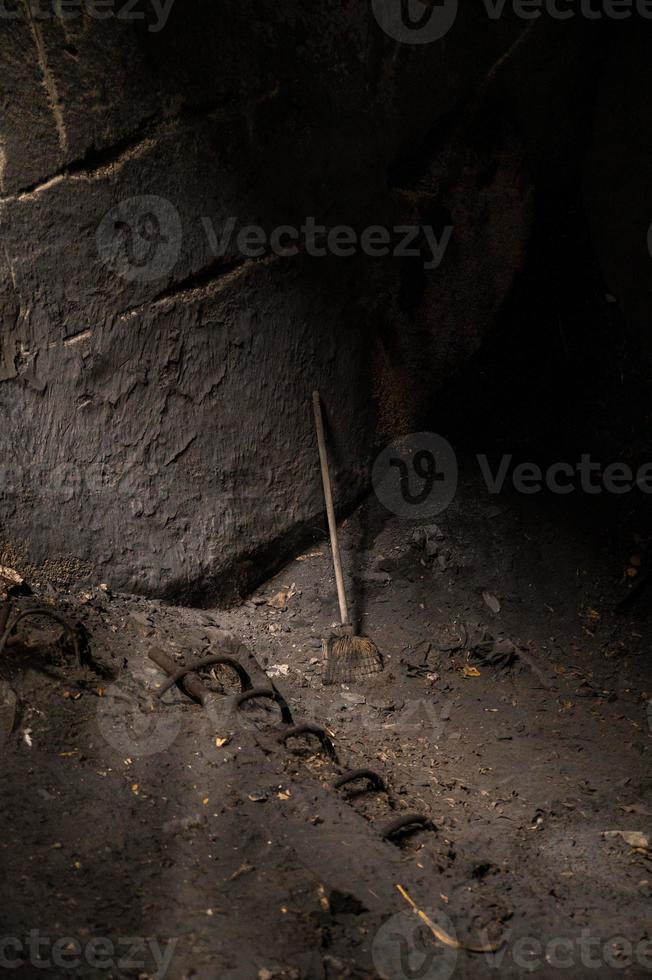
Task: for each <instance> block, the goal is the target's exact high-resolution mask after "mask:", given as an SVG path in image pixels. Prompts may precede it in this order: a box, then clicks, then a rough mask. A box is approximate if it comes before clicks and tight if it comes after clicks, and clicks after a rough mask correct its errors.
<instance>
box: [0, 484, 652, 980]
mask: <svg viewBox="0 0 652 980" xmlns="http://www.w3.org/2000/svg"><path fill="white" fill-rule="evenodd" d="M583 506H584V504H582V505H581V506H579V507H577V506H576V505H574V504H573V505H571V504H569V502H568V499H567V498H564V500H553V501H551V500H549V499H541V498H539V497H525V496H521V497H518V496H516V495H509V494H507V495H504V496H500V497H495V496H490V495H489V494H488V493H487V491H486V489H485V488H484V487H483V485H482V484H481V482H480V481H479V480H478V479H477V473H475V471H473V470H472V468H470V467H469V473H468V476H466V475H464V476H463V479H462V481H461V484H460V489H459V492H458V495H457V497H456V499H455V501H454V503H453V504H452V505H451V507H449V509H448V510H447V511H446V512H445V513H444V514H442V515H440V516H439V517H438V518H436V519H435V521H432V520H430V521H428V522H425V523H423V524H415V523H414V522H409V521H405V520H401V519H399V518H396V517H393V516H392V515H391V514H389V513H387V512H386V511H385V510H384V509H383V508H382V507H381V506H380V504H379V503H378V502H377V501H375V500H374V499H370V500H369V501H368V502H367V503H366V504H364V505H363V507H362V508H360V510H358V511H357V512H356V513H355V514H354V515H353V516H352V517H350V518H349V519H348V520H347V521H346V522H345V524H344V527H343V532H342V547H343V551H344V554H345V556H346V564H347V575H348V579H349V582H350V583H351V584H352V586H353V588H354V591H355V611H356V615H357V616H358V617H359V619H360V622H361V624H362V628H363V630H364V631H365V632H367V633H368V634H369V635H370V636H371V637H372V638H373V639H375V641H376V642H377V644H378V646H379V648H380V649H381V651H382V653H383V655H384V662H385V669H384V671H383V672H382V673H381V674H378V675H376V676H374V677H372V678H369V679H367V680H364V681H360V682H357V683H355V684H351V685H348V686H339V687H325V686H324V685H323V683H322V670H323V659H322V646H321V638H322V636H324V635H327V634H328V632H329V630H330V628H331V626H332V625H333V623H334V622H335V619H336V615H337V600H336V595H335V588H334V581H333V575H332V570H331V566H330V560H329V550H328V546H327V544H326V543H325V542H323V541H320V542H318V543H317V544H316V545H314V546H313V547H311V548H309V549H308V550H307V551H306V552H305V553H304V554H301V555H299V556H298V557H297V558H296V560H294V561H292V562H291V564H289V565H288V566H287V567H286V568H285V569H283V571H282V572H281V573H280V574H279V575H277V576H276V577H275V578H274V579H273V580H272V581H269V582H267V583H266V584H265V585H264V586H263V587H261V588H260V589H259V590H258V591H257V593H256V594H254V595H253V596H251V597H249V598H248V599H246V600H245V601H243V602H242V603H241V604H240V605H238V606H237V607H235V608H232V609H230V610H228V611H221V610H220V611H210V610H209V611H206V610H192V609H184V608H175V607H172V606H170V605H167V604H164V603H161V602H156V601H147V600H144V599H139V598H135V597H131V596H126V595H115V594H112V593H111V592H110V591H109V590H107V589H106V588H103V587H102V586H100V585H99V584H98V587H96V588H93V589H90V590H89V591H88V592H85V593H79V592H77V593H66V594H63V593H60V592H55V591H54V590H52V589H51V588H47V587H44V588H43V589H41V588H40V587H39V586H38V584H37V583H31V584H32V587H33V589H34V595H33V596H25V597H21V598H18V599H15V600H14V602H15V604H16V605H17V606H20V607H24V608H29V607H30V606H33V605H34V604H35V603H36V602H37V601H39V602H46V603H50V604H52V608H53V609H56V610H58V611H59V612H61V613H62V614H63V615H65V616H66V617H68V618H69V619H70V620H72V621H73V622H77V621H79V622H81V623H82V624H83V626H84V630H85V634H86V639H87V649H86V651H85V653H84V656H85V659H86V665H85V666H83V667H79V666H78V665H77V664H76V662H75V657H74V654H73V653H72V651H71V649H70V647H69V645H68V644H67V643H66V641H65V640H59V639H57V637H58V635H59V632H60V631H59V630H58V628H56V627H55V626H53V625H52V624H48V623H47V621H45V620H36V619H33V620H30V619H27V620H25V621H23V622H21V624H20V625H19V627H18V629H17V634H16V635H17V636H18V637H19V638H20V640H21V642H20V643H18V644H16V643H14V644H12V645H11V646H9V647H8V648H7V649H6V650H5V652H4V654H3V655H2V656H3V659H2V677H3V678H4V681H3V688H2V690H3V698H4V707H3V708H2V710H1V712H0V720H2V722H3V724H4V736H3V737H4V749H3V763H4V765H3V769H4V772H3V779H2V782H1V783H0V793H1V797H2V811H3V816H4V820H3V822H4V832H3V835H2V839H1V841H0V855H1V871H2V873H1V875H0V907H1V908H2V910H3V911H2V923H3V925H2V933H1V935H2V937H4V939H3V945H2V948H1V949H0V957H2V967H1V968H2V969H3V971H7V972H8V973H11V975H13V976H16V977H30V978H31V977H34V976H37V975H46V974H47V975H49V976H54V977H67V976H75V977H87V976H88V977H90V976H100V975H101V976H107V977H115V978H122V977H125V978H126V977H129V978H131V977H140V978H145V977H147V978H151V977H162V976H167V977H169V978H193V980H200V978H201V980H204V978H224V980H249V978H251V980H274V978H279V980H280V978H294V980H321V978H328V980H335V978H340V977H342V978H344V977H354V978H374V977H383V978H387V980H405V978H420V980H432V978H435V980H447V978H449V977H453V976H454V977H459V978H467V977H468V978H483V977H492V976H501V977H523V976H530V975H531V976H534V977H538V978H547V977H557V976H560V977H568V978H569V980H570V978H572V980H576V978H583V977H602V976H612V975H613V976H622V977H645V976H649V975H650V973H652V916H651V915H650V908H651V898H652V852H650V850H649V849H648V843H649V841H650V839H652V779H651V777H650V767H649V760H648V758H647V753H648V752H649V749H650V737H651V729H650V724H649V721H648V718H649V713H648V707H649V698H650V697H652V676H651V663H652V662H651V660H650V656H649V648H648V647H649V620H648V618H647V615H646V613H647V608H648V605H649V597H648V596H647V595H646V593H645V591H644V589H641V595H640V596H639V595H638V593H632V592H631V591H629V590H631V589H632V588H636V587H637V583H638V582H645V581H646V580H645V575H646V570H645V564H646V546H647V541H646V538H645V535H644V534H643V535H642V534H641V533H640V531H639V530H637V528H636V527H635V526H634V525H632V526H631V527H630V528H628V529H627V531H626V532H623V534H622V535H621V536H620V539H619V545H618V547H614V543H613V540H612V537H610V536H609V535H607V534H606V533H605V534H602V533H600V532H599V531H596V527H599V526H600V524H599V521H598V522H596V521H594V520H588V519H587V520H585V519H584V518H585V513H584V511H583V510H582V507H583ZM632 560H633V563H632ZM627 568H630V569H634V570H635V571H634V572H632V571H630V572H629V573H627V572H626V569H627ZM628 576H630V577H628ZM651 591H652V590H651ZM627 595H630V596H631V597H632V598H631V601H630V602H629V604H628V603H625V607H624V608H621V607H618V603H619V602H620V601H621V600H622V599H623V597H625V596H627ZM617 607H618V611H617V612H616V611H615V610H616V608H617ZM243 644H244V646H243ZM154 648H156V649H158V650H160V651H163V652H164V653H168V654H169V655H170V656H171V657H172V658H173V659H174V660H175V661H176V663H177V665H179V666H180V665H183V664H188V663H190V662H193V661H194V660H197V659H200V658H201V657H202V656H208V655H209V653H211V652H215V651H219V652H220V653H227V654H229V655H231V656H235V657H236V658H237V659H238V660H239V661H240V662H241V663H242V664H243V665H244V666H245V667H246V669H247V670H248V671H249V673H250V676H251V681H252V684H253V685H254V686H265V687H267V688H268V689H269V688H270V681H272V682H273V684H274V685H275V686H276V688H277V690H278V692H280V695H281V696H282V699H284V701H285V710H286V712H287V709H289V711H290V712H291V714H292V716H293V719H294V722H295V723H297V724H298V723H302V722H306V721H309V722H314V723H316V724H317V725H319V726H321V727H322V728H323V729H324V730H326V732H327V734H328V733H329V737H330V739H331V740H332V744H333V746H334V748H335V751H336V753H337V759H333V758H331V757H330V756H329V754H328V749H329V747H330V746H329V744H328V740H327V743H326V747H325V748H324V747H323V746H322V745H321V743H320V741H319V740H318V739H317V738H315V737H310V738H308V739H306V738H305V737H296V738H290V739H289V740H288V741H287V743H285V742H283V741H282V740H280V739H279V737H278V736H279V732H282V731H283V730H284V728H286V727H287V725H286V724H285V723H284V722H283V720H282V718H281V710H280V706H279V705H277V704H274V703H273V702H269V701H255V702H254V701H248V702H246V703H245V704H244V705H243V706H242V707H241V708H238V707H237V706H236V703H235V701H236V693H237V691H238V690H239V687H238V683H237V677H236V675H235V674H234V673H233V671H232V670H231V669H230V668H228V667H224V666H218V667H215V668H210V669H207V670H205V671H204V672H203V673H202V677H203V679H204V681H205V683H206V685H207V686H208V687H210V688H211V689H212V690H213V692H214V695H215V696H214V698H213V699H212V700H211V701H210V702H209V703H208V704H207V705H206V706H205V707H201V706H200V705H197V704H194V703H193V702H192V701H191V700H190V699H189V698H188V697H187V696H186V695H185V694H183V693H182V692H181V691H180V690H179V689H178V688H173V689H172V690H171V691H170V692H169V693H167V694H165V695H163V698H162V702H160V701H157V700H156V697H155V692H156V688H157V685H160V684H161V683H162V681H163V679H164V676H165V675H164V674H163V673H162V672H161V670H160V669H158V668H157V667H156V666H154V664H153V663H152V662H151V661H150V660H149V659H148V654H149V652H150V651H151V650H152V649H154ZM245 648H246V649H245ZM211 671H212V673H211ZM265 674H266V675H267V676H266V677H265ZM12 692H14V693H15V695H16V697H17V700H16V703H15V704H14V693H12ZM281 707H283V705H281ZM286 720H287V714H286ZM358 768H371V769H373V770H374V771H375V772H377V773H378V774H379V775H380V776H381V777H382V779H383V780H384V782H385V790H382V789H381V788H375V789H374V788H373V787H370V786H369V785H368V784H366V783H365V782H364V781H360V782H357V783H353V784H350V785H348V786H345V787H343V788H335V787H334V782H335V780H336V778H337V777H338V775H340V774H341V773H343V772H345V771H347V770H351V769H358ZM408 813H418V814H421V815H423V816H424V817H425V818H426V819H427V821H429V823H426V824H425V826H423V827H420V828H417V829H416V830H415V832H414V833H411V834H406V835H402V836H401V835H400V834H399V835H397V836H394V837H390V838H388V839H384V838H383V830H384V829H385V828H386V827H387V826H388V825H389V824H390V823H391V822H392V821H393V820H394V819H395V818H396V817H397V816H401V815H405V814H408ZM619 832H622V833H619ZM399 885H400V886H401V888H402V889H403V892H401V891H400V890H399V889H398V887H397V886H399ZM410 899H411V900H412V901H413V902H414V903H415V905H416V906H417V907H418V908H419V909H421V910H422V911H423V912H424V914H425V918H424V916H421V917H419V916H418V914H417V913H416V912H415V911H414V909H413V908H412V906H411V905H410V904H409V900H410ZM442 930H443V932H442ZM433 933H434V934H436V935H438V936H439V938H435V935H434V934H433ZM458 945H460V946H461V947H462V948H458ZM468 946H471V947H475V948H478V947H480V948H482V949H483V950H484V951H483V952H470V951H468V950H467V949H466V948H465V947H468Z"/></svg>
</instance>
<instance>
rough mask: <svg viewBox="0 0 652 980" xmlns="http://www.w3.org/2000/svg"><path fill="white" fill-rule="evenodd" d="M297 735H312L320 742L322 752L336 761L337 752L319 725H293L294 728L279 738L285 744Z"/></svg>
mask: <svg viewBox="0 0 652 980" xmlns="http://www.w3.org/2000/svg"><path fill="white" fill-rule="evenodd" d="M298 735H314V736H315V737H316V738H318V739H319V741H320V742H321V744H322V748H323V749H324V752H326V754H327V755H329V756H330V757H331V759H337V752H336V751H335V746H334V744H333V742H332V740H331V738H330V737H329V736H328V734H327V733H326V732H325V731H324V729H323V728H320V727H319V725H312V724H309V723H306V724H303V725H295V726H294V728H290V729H289V730H288V731H287V732H282V733H281V735H280V736H279V738H280V741H281V742H284V743H285V742H287V740H288V739H289V738H294V737H295V736H298Z"/></svg>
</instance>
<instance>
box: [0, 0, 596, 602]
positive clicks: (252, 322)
mask: <svg viewBox="0 0 652 980" xmlns="http://www.w3.org/2000/svg"><path fill="white" fill-rule="evenodd" d="M150 14H151V12H150ZM159 26H160V25H159ZM561 27H563V28H564V29H563V31H562V30H561ZM153 28H155V29H153ZM587 50H589V48H588V46H587V44H586V41H585V39H584V38H581V37H580V36H579V34H578V32H577V31H576V30H575V29H574V28H571V27H569V28H568V29H566V25H556V26H555V29H554V30H552V29H551V28H550V25H543V23H541V25H540V24H539V22H537V24H536V25H535V26H534V28H533V27H532V26H531V25H530V24H525V25H524V23H523V21H518V20H514V19H511V20H510V19H509V18H504V19H502V20H501V21H500V22H495V23H494V22H491V23H489V22H487V20H486V16H485V14H484V13H482V12H478V11H476V12H472V11H465V12H460V15H459V18H458V22H457V23H456V25H455V27H454V29H453V30H451V32H450V34H449V35H448V36H447V37H446V38H445V39H443V40H441V41H438V42H435V43H433V44H427V45H411V44H402V43H400V42H397V41H396V40H394V39H392V38H390V37H388V36H387V35H385V34H384V33H383V31H382V30H381V28H380V26H379V24H378V23H377V22H376V20H375V19H374V17H373V14H372V12H371V10H370V9H368V8H367V6H365V5H362V6H361V5H359V4H356V3H353V2H347V3H345V4H344V5H342V4H337V3H335V2H334V0H328V2H325V3H322V4H320V5H319V6H318V7H317V8H316V9H315V10H314V11H312V10H311V11H310V12H308V11H306V10H304V9H303V8H302V6H301V5H300V4H298V3H288V4H284V5H282V7H279V5H278V4H272V3H260V2H257V3H255V4H254V3H253V2H245V3H240V4H237V5H236V4H227V5H224V6H220V7H219V8H218V7H217V5H207V4H203V3H200V2H199V0H195V2H190V0H188V2H185V0H184V4H183V9H182V6H181V4H180V3H179V4H176V5H174V6H173V7H172V9H171V12H170V15H169V19H168V20H166V22H165V24H164V25H162V26H160V29H158V26H157V25H156V24H153V23H152V21H151V17H150V19H148V20H143V21H134V22H131V23H129V22H127V21H125V20H120V19H115V18H114V19H112V20H107V21H98V20H94V19H92V18H89V16H87V15H84V16H83V17H78V18H76V19H71V20H62V19H60V18H58V17H55V16H53V17H51V18H50V19H44V20H39V21H35V20H33V19H31V20H29V21H27V20H25V17H24V15H21V16H20V17H17V18H16V19H14V20H11V21H7V23H6V25H3V34H2V38H1V39H0V63H1V64H2V68H3V77H4V78H5V81H6V85H7V86H8V90H11V92H12V97H11V98H7V97H5V99H4V100H3V101H2V104H1V105H0V148H1V151H2V156H1V162H2V167H1V170H0V192H1V197H0V235H1V238H2V243H3V248H2V250H1V251H0V316H1V317H2V320H1V331H0V412H1V413H2V418H3V426H2V432H1V433H0V448H1V449H2V457H3V460H4V472H3V479H2V486H1V489H0V521H1V524H0V559H1V558H4V559H5V560H6V563H8V564H11V565H12V566H15V567H18V568H19V569H20V570H23V571H26V572H29V573H30V574H33V573H34V569H35V568H36V569H38V570H39V576H40V577H41V578H50V579H52V580H55V581H57V582H59V583H63V584H66V583H69V582H72V581H79V580H84V579H86V580H91V581H95V582H98V581H106V582H108V583H109V584H110V585H113V586H116V587H122V588H128V589H131V590H133V591H137V592H142V593H146V594H150V595H166V596H174V597H175V598H180V599H182V600H185V599H187V600H189V601H196V602H204V601H212V600H215V599H216V598H219V597H221V596H224V595H225V594H227V593H230V592H232V591H233V590H234V589H240V588H247V587H248V586H249V585H251V584H252V582H255V581H257V580H260V579H261V578H262V577H263V575H264V574H265V573H266V572H267V571H268V570H269V568H270V567H271V565H272V563H273V561H274V562H276V563H278V562H279V561H281V560H283V558H285V557H287V555H288V554H289V553H291V552H292V550H293V549H294V548H295V547H296V545H297V542H298V541H299V540H300V539H301V538H302V537H305V535H306V531H307V530H308V529H310V528H314V526H315V524H317V523H318V522H319V520H320V518H319V516H318V515H319V514H320V513H321V511H322V503H321V488H320V482H319V477H318V471H317V456H316V449H315V445H314V440H313V434H312V420H311V416H310V402H309V399H310V392H311V390H312V389H313V388H314V387H315V386H318V387H319V388H320V389H321V391H322V393H323V397H324V401H325V404H326V406H327V413H328V418H329V424H330V427H331V431H332V436H333V447H334V468H335V475H336V481H335V482H336V486H337V488H338V501H339V504H340V505H341V506H342V507H343V508H344V507H348V506H351V505H352V504H353V503H354V502H355V500H356V499H357V498H358V497H359V496H360V494H361V493H362V492H364V490H365V488H366V486H367V484H368V471H369V463H370V461H371V459H372V457H373V453H374V447H375V446H376V445H377V444H378V443H379V442H380V441H381V440H382V439H383V438H385V437H386V436H387V435H388V434H391V433H394V432H400V431H410V430H411V429H412V430H413V429H415V428H417V427H418V426H419V424H420V422H421V416H422V414H423V411H424V407H425V406H426V405H427V403H428V399H429V397H430V392H431V389H432V386H433V384H436V382H437V379H439V378H441V377H443V376H445V375H446V373H447V372H448V371H449V370H450V369H451V367H452V366H454V365H456V364H457V363H459V361H460V360H462V359H464V358H466V357H468V356H469V354H471V353H472V352H473V351H475V350H476V349H477V348H478V346H479V344H480V343H481V340H482V337H483V335H484V333H485V332H486V330H487V328H488V327H489V326H490V325H491V323H492V322H493V320H494V318H495V316H496V313H497V311H498V310H499V309H500V307H501V305H502V304H503V302H504V300H505V298H506V296H507V295H508V294H509V290H510V287H511V284H512V282H513V279H514V276H515V274H516V273H517V271H518V269H519V268H520V267H521V265H522V262H523V256H524V253H525V250H526V248H527V242H528V236H529V229H530V225H531V221H532V210H533V201H534V197H535V193H536V188H537V184H538V182H540V181H543V180H544V179H545V181H546V182H547V183H548V184H549V185H552V186H554V185H555V182H557V181H560V180H565V179H567V175H566V174H565V169H564V166H563V165H562V163H561V161H562V160H564V159H565V156H564V154H563V153H560V154H559V155H558V158H554V159H552V161H551V165H550V167H549V168H547V169H546V168H542V167H541V165H540V152H541V147H542V145H543V146H545V145H548V144H551V143H552V144H554V145H555V146H561V145H562V144H563V145H564V147H566V142H568V141H570V142H572V141H573V139H574V135H573V133H574V129H573V126H574V122H576V121H577V119H579V118H583V117H582V112H583V110H584V107H585V106H584V99H585V98H588V97H589V95H588V94H587V92H589V91H590V89H591V85H592V77H593V76H592V69H591V65H592V56H591V55H590V54H587V53H586V52H587ZM526 79H527V84H528V86H530V91H531V93H532V97H531V103H530V102H528V99H527V98H526V97H525V96H524V95H523V85H524V83H525V80H526ZM571 88H573V89H574V90H575V91H576V92H577V93H578V94H577V100H576V104H575V105H574V106H573V107H571V108H570V109H569V108H568V107H567V105H566V102H567V99H566V93H567V91H568V90H569V89H571ZM496 100H498V103H497V102H496ZM496 104H499V105H500V112H499V113H497V112H496ZM551 105H552V106H553V107H557V109H559V111H560V112H561V110H562V108H563V109H564V123H563V125H560V123H559V122H558V116H559V113H555V111H552V109H551ZM544 106H545V112H544V111H543V107H544ZM530 110H531V111H532V112H533V113H534V114H535V115H536V114H537V113H538V114H539V115H540V120H539V122H538V123H537V124H533V123H532V120H531V118H530V117H529V112H530ZM543 171H545V172H543ZM311 216H314V218H315V220H316V221H317V223H318V224H324V225H326V226H328V227H333V226H335V225H337V224H346V225H350V226H352V227H354V228H356V229H358V230H361V229H363V228H365V227H368V226H369V225H372V224H374V225H382V226H385V227H389V228H393V227H394V226H395V225H397V224H399V225H401V224H409V225H412V224H421V225H432V227H433V228H434V229H435V231H436V232H437V234H438V236H439V237H440V239H441V236H442V235H443V234H444V232H445V230H446V229H447V228H448V229H450V231H449V234H450V241H449V242H448V246H447V248H446V250H445V252H444V254H443V259H442V261H441V262H440V263H439V264H438V266H437V267H436V268H431V269H426V268H424V259H423V255H422V256H421V257H419V256H417V257H413V258H391V257H389V258H372V257H369V256H362V255H356V256H353V257H351V258H338V257H334V256H331V257H328V258H315V257H312V256H310V255H306V254H303V253H301V254H299V255H297V256H292V257H290V256H279V255H276V254H274V250H273V249H270V247H269V245H268V247H267V249H266V250H263V254H262V255H260V256H257V257H254V258H245V257H244V256H243V255H242V254H241V250H240V249H239V248H238V247H237V246H236V244H235V239H233V240H232V241H231V243H230V245H229V246H228V247H226V248H225V249H224V250H223V254H217V255H216V254H215V252H216V249H215V247H214V246H215V241H214V239H215V238H216V239H217V240H218V241H219V239H220V238H221V235H222V232H223V230H224V228H225V227H226V226H227V225H228V219H229V217H234V218H235V219H236V221H237V226H236V230H237V229H240V228H242V227H244V226H247V225H250V224H255V225H258V226H260V227H261V228H262V229H264V230H265V232H266V233H267V234H269V233H271V232H272V231H273V229H274V228H277V227H278V226H279V225H291V226H294V227H297V228H300V227H301V226H302V225H303V224H304V223H305V222H306V220H307V219H309V218H310V217H311ZM217 251H218V252H219V249H218V250H217ZM281 542H282V545H281ZM272 556H273V559H272Z"/></svg>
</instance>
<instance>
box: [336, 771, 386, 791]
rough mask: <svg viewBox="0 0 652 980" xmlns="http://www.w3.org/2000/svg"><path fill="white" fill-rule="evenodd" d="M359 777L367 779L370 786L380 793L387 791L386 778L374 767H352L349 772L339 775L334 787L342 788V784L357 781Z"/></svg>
mask: <svg viewBox="0 0 652 980" xmlns="http://www.w3.org/2000/svg"><path fill="white" fill-rule="evenodd" d="M358 779H366V780H367V781H368V782H369V785H370V788H372V789H375V790H376V791H377V792H379V793H386V792H387V785H386V783H385V780H384V779H383V777H382V776H380V775H379V774H378V773H377V772H374V771H373V769H350V770H349V771H348V772H345V773H343V774H342V775H341V776H338V778H337V779H336V780H335V782H334V783H333V788H334V789H340V788H341V787H342V786H346V785H347V784H348V783H353V782H356V780H358Z"/></svg>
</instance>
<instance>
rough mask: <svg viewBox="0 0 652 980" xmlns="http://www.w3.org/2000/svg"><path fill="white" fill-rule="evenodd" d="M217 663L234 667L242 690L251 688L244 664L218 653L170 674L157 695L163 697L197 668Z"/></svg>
mask: <svg viewBox="0 0 652 980" xmlns="http://www.w3.org/2000/svg"><path fill="white" fill-rule="evenodd" d="M216 664H225V665H226V666H227V667H232V668H233V670H235V672H236V674H237V675H238V679H239V681H240V690H241V692H243V693H244V692H245V691H250V690H251V678H250V676H249V674H248V673H247V671H246V670H245V669H244V667H243V666H242V664H240V663H238V661H237V660H234V658H233V657H221V656H217V655H216V656H214V657H206V658H205V659H204V660H198V661H197V662H196V663H194V664H189V665H188V666H187V667H181V668H180V669H179V670H177V671H175V672H174V674H170V676H169V677H168V678H167V680H166V681H165V682H164V683H163V684H162V685H161V687H160V688H159V689H158V691H157V695H156V696H157V697H158V698H162V697H163V695H164V694H166V693H167V691H169V690H170V688H171V687H174V685H175V684H178V683H179V681H182V680H183V678H184V677H186V676H187V675H188V674H194V673H195V671H196V670H201V669H202V668H204V667H213V666H215V665H216Z"/></svg>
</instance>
